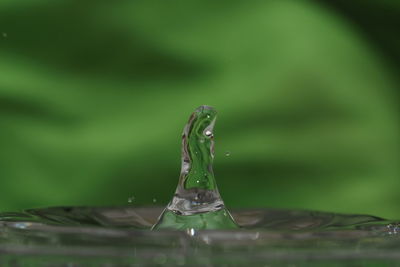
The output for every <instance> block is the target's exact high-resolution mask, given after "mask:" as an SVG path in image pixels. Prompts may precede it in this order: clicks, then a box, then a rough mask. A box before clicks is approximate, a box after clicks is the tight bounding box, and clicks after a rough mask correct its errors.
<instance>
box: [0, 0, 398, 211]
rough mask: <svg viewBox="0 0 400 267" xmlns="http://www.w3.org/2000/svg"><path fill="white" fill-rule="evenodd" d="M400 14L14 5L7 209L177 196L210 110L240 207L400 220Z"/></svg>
mask: <svg viewBox="0 0 400 267" xmlns="http://www.w3.org/2000/svg"><path fill="white" fill-rule="evenodd" d="M399 17H400V5H399V2H398V1H361V0H360V1H344V0H343V1H285V0H277V1H211V0H210V1H190V2H189V1H123V0H122V1H102V0H97V1H78V0H66V1H61V0H58V1H54V0H18V1H15V0H2V1H1V2H0V33H1V35H0V190H1V191H0V211H4V210H13V209H22V208H32V207H42V206H53V205H122V204H127V199H128V197H130V196H132V195H133V196H134V197H135V201H134V202H133V203H132V204H133V205H141V204H152V199H153V198H155V199H157V203H159V204H162V205H164V204H166V203H167V201H168V200H169V199H170V197H171V195H172V193H173V191H174V189H175V186H176V183H177V180H178V174H179V169H180V158H179V156H180V135H181V131H182V128H183V125H184V123H185V122H186V120H187V118H188V116H189V114H190V113H191V112H192V110H193V109H194V108H196V107H197V106H199V105H202V104H207V105H212V106H214V107H216V108H217V110H218V111H219V118H218V122H217V125H216V131H215V137H216V158H215V173H216V178H217V182H218V186H219V188H220V191H221V194H222V196H223V197H224V199H225V202H226V204H227V205H228V206H229V207H249V206H263V207H276V208H302V209H318V210H327V211H337V212H357V213H372V214H376V215H380V216H385V217H392V218H394V217H397V218H400V205H399V204H400V194H399V188H400V180H399V173H400V171H399V162H400V161H399V160H400V154H399V121H400V120H399V113H398V108H399V100H398V96H399V91H398V89H399V87H398V85H399V80H398V74H399V62H400V53H399V52H400V41H399V32H398V29H399V19H398V18H399ZM225 151H230V153H231V155H230V156H229V157H227V156H225Z"/></svg>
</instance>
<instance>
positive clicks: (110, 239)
mask: <svg viewBox="0 0 400 267" xmlns="http://www.w3.org/2000/svg"><path fill="white" fill-rule="evenodd" d="M162 210H163V208H162V207H132V206H130V207H110V208H99V207H97V208H93V207H92V208H91V207H60V208H47V209H33V210H27V211H24V212H13V213H2V214H0V252H1V253H0V263H1V262H2V261H1V260H3V261H6V262H9V261H10V262H11V261H12V262H17V263H21V264H25V263H27V262H28V263H32V262H33V263H34V264H36V263H37V265H34V264H33V265H32V266H43V265H41V264H43V262H47V263H49V264H50V263H51V266H66V265H65V263H66V262H67V263H70V264H73V265H71V266H87V264H89V263H90V264H94V266H97V265H96V264H97V263H99V262H101V263H102V264H106V263H107V264H108V265H105V266H121V264H122V266H125V265H123V264H127V265H126V266H132V265H131V264H133V266H157V265H166V266H179V265H182V264H188V263H190V264H192V265H190V264H189V266H199V265H206V266H207V265H209V266H220V264H222V263H223V264H227V266H243V265H248V264H251V266H265V265H268V264H273V265H274V266H275V265H280V264H282V266H287V265H288V264H291V263H295V264H296V266H313V265H312V264H318V263H321V262H324V264H325V263H326V262H328V263H330V264H331V265H330V266H332V265H333V266H336V264H337V266H343V265H344V262H346V263H348V262H350V263H351V264H356V263H357V264H360V263H364V262H368V263H376V264H385V263H393V262H396V261H397V260H400V254H399V253H398V252H399V251H400V234H399V232H400V224H399V223H398V222H395V221H388V220H384V219H381V218H378V217H374V216H368V215H345V214H334V213H325V212H311V211H290V210H273V209H252V210H233V211H232V216H233V217H234V219H235V221H236V223H237V224H238V225H239V226H240V228H239V229H231V230H195V229H187V230H185V231H176V230H159V231H149V230H150V229H151V227H152V226H153V225H154V224H155V223H156V222H157V219H158V216H159V214H160V213H161V212H162ZM206 214H207V213H206ZM210 214H213V213H210ZM205 216H206V217H207V215H205ZM216 218H218V216H217V217H216ZM213 219H215V218H212V217H208V218H205V220H206V221H208V222H210V223H212V222H213ZM20 255H24V257H20ZM28 259H29V260H30V261H27V260H28ZM58 263H59V264H60V265H57V264H58ZM134 264H138V265H134ZM299 264H300V265H299ZM29 266H30V265H29ZM350 266H353V265H350Z"/></svg>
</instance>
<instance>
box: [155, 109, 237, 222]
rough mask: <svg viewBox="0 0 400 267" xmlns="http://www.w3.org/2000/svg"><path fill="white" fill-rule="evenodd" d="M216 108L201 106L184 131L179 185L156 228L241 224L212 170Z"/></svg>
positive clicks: (190, 118) (193, 114)
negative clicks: (221, 191) (225, 199)
mask: <svg viewBox="0 0 400 267" xmlns="http://www.w3.org/2000/svg"><path fill="white" fill-rule="evenodd" d="M216 115H217V112H216V111H215V109H213V108H212V107H209V106H200V107H199V108H197V109H196V110H195V111H194V112H193V113H192V115H191V116H190V117H189V121H188V123H187V124H186V125H185V127H184V129H183V134H182V157H181V158H182V165H181V173H180V177H179V182H178V186H177V188H176V191H175V194H174V196H173V198H172V200H171V201H170V202H169V204H168V205H167V207H166V208H165V210H164V211H163V213H162V214H161V216H160V218H159V220H158V221H157V223H156V224H155V225H154V227H153V229H157V230H159V229H177V230H185V229H194V230H199V229H234V228H238V225H237V224H236V223H235V221H234V219H233V218H232V216H231V215H230V213H229V211H228V210H227V209H226V208H225V204H224V201H223V200H222V198H221V195H220V194H219V192H218V188H217V183H216V181H215V177H214V172H213V166H212V164H213V159H214V134H213V130H214V125H215V121H216Z"/></svg>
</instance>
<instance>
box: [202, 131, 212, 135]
mask: <svg viewBox="0 0 400 267" xmlns="http://www.w3.org/2000/svg"><path fill="white" fill-rule="evenodd" d="M204 134H205V135H206V136H208V137H210V136H211V135H212V132H211V131H210V130H207V131H206V132H205V133H204Z"/></svg>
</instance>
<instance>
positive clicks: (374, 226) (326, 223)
mask: <svg viewBox="0 0 400 267" xmlns="http://www.w3.org/2000/svg"><path fill="white" fill-rule="evenodd" d="M215 118H216V112H215V110H214V109H212V108H211V107H207V106H202V107H199V108H198V109H197V110H196V111H195V112H194V113H193V114H192V115H191V116H190V118H189V122H188V124H187V125H186V126H185V128H184V132H183V136H182V168H181V174H180V177H179V182H178V186H177V189H176V192H175V194H174V196H173V198H172V200H171V201H170V203H169V204H168V205H167V207H166V208H164V209H163V208H162V207H132V206H129V207H110V208H101V207H55V208H46V209H31V210H26V211H24V212H8V213H0V266H3V263H4V265H5V266H99V265H100V266H158V265H163V266H181V265H185V266H223V265H225V266H244V265H246V266H269V265H273V266H276V265H278V266H281V265H282V266H290V265H293V264H295V266H314V265H320V264H324V265H326V264H329V266H344V265H347V264H349V266H354V265H356V266H358V265H362V264H364V263H368V264H370V265H373V264H377V265H379V266H381V265H384V264H396V262H397V261H398V260H400V253H399V252H400V234H399V233H400V223H399V222H396V221H388V220H384V219H382V218H378V217H375V216H368V215H346V214H334V213H326V212H311V211H290V210H273V209H248V210H233V211H232V215H231V213H230V212H229V211H228V210H227V209H226V207H225V204H224V202H223V200H222V198H221V196H220V194H219V192H218V189H217V185H216V182H215V178H214V173H213V170H212V162H213V155H214V154H213V153H214V140H213V138H214V135H213V127H214V124H215ZM227 156H229V155H227ZM133 201H134V197H133V196H132V197H130V198H129V200H128V202H133ZM156 201H157V200H156V199H153V203H155V202H156ZM160 214H161V215H160ZM150 229H156V230H157V231H150ZM21 255H22V256H23V257H21Z"/></svg>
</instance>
